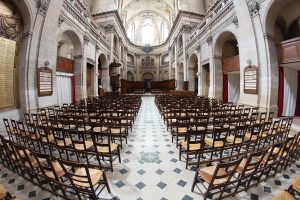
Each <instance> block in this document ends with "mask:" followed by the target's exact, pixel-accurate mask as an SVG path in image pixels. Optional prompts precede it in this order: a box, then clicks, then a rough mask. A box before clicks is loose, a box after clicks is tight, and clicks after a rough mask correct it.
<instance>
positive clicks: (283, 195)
mask: <svg viewBox="0 0 300 200" xmlns="http://www.w3.org/2000/svg"><path fill="white" fill-rule="evenodd" d="M272 200H295V198H294V197H293V196H292V195H291V194H290V193H288V192H287V191H282V192H280V193H279V194H277V195H276V196H275V197H273V199H272Z"/></svg>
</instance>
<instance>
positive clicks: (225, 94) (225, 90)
mask: <svg viewBox="0 0 300 200" xmlns="http://www.w3.org/2000/svg"><path fill="white" fill-rule="evenodd" d="M223 101H224V102H225V103H227V102H228V75H227V74H223Z"/></svg>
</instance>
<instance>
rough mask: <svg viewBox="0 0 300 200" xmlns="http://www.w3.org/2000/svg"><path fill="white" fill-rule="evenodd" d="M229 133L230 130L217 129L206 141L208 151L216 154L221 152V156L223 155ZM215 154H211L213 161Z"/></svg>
mask: <svg viewBox="0 0 300 200" xmlns="http://www.w3.org/2000/svg"><path fill="white" fill-rule="evenodd" d="M228 132H229V128H215V129H214V130H213V132H212V133H211V134H210V135H211V137H210V138H206V139H205V144H206V145H207V146H208V149H210V150H213V151H214V152H219V154H220V156H221V155H222V154H223V148H224V146H225V144H226V138H227V135H228ZM212 157H213V153H211V155H210V158H211V159H212Z"/></svg>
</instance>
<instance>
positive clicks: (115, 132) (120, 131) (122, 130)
mask: <svg viewBox="0 0 300 200" xmlns="http://www.w3.org/2000/svg"><path fill="white" fill-rule="evenodd" d="M110 131H111V133H112V134H120V133H124V132H125V128H111V129H110Z"/></svg>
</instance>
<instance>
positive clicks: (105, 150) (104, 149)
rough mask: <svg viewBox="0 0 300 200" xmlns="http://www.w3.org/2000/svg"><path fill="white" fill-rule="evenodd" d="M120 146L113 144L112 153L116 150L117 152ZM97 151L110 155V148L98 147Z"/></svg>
mask: <svg viewBox="0 0 300 200" xmlns="http://www.w3.org/2000/svg"><path fill="white" fill-rule="evenodd" d="M118 146H119V145H118V144H115V143H111V144H110V151H115V150H117V149H118ZM97 150H98V152H100V153H109V148H108V146H98V147H97Z"/></svg>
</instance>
